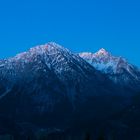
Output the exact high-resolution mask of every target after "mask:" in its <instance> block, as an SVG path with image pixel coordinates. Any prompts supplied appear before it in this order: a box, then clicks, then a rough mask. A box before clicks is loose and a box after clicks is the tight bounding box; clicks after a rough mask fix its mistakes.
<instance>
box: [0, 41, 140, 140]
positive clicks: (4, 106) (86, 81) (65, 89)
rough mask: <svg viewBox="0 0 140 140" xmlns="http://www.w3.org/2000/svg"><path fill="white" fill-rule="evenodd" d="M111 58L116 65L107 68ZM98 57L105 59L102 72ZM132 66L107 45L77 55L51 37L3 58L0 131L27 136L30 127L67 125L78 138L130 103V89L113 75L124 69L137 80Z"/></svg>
mask: <svg viewBox="0 0 140 140" xmlns="http://www.w3.org/2000/svg"><path fill="white" fill-rule="evenodd" d="M81 57H83V58H84V59H86V60H88V62H89V61H90V62H92V65H93V66H94V67H93V66H91V64H89V63H87V62H86V61H85V60H84V59H83V58H81ZM87 58H88V59H87ZM103 58H104V60H102V59H103ZM109 61H112V62H111V63H113V62H114V63H115V64H114V65H115V66H114V65H113V66H114V67H111V65H110V68H109V67H108V68H106V67H105V65H106V64H108V63H109ZM99 63H102V65H104V69H103V70H104V72H102V69H100V66H99V65H100V64H99ZM95 65H96V66H95ZM108 65H109V64H108ZM133 69H134V67H133V66H132V65H129V64H128V63H127V62H126V61H125V60H124V59H122V58H120V60H119V58H115V57H113V56H111V55H110V54H109V53H108V52H106V51H105V50H103V49H102V50H100V51H99V52H98V53H96V54H95V55H93V54H91V53H90V54H89V53H83V54H80V56H79V55H76V54H74V53H72V52H71V51H69V50H68V49H65V48H63V47H62V46H60V45H58V44H56V43H53V42H51V43H48V44H45V45H40V46H37V47H34V48H31V49H30V50H29V51H27V52H24V53H21V54H18V55H16V56H15V57H13V58H9V59H5V60H1V61H0V114H1V115H0V120H4V121H0V133H2V134H7V133H8V134H10V135H14V136H16V137H20V138H19V139H21V137H23V136H24V137H23V139H26V137H25V136H26V135H27V133H29V132H30V131H31V132H34V133H35V132H38V131H41V130H42V129H43V130H45V131H47V133H49V132H51V133H52V132H54V131H57V132H58V131H59V132H64V131H65V130H67V132H66V133H65V134H67V133H68V132H70V133H71V136H72V135H75V134H74V131H75V130H76V131H77V130H78V131H77V132H78V133H79V134H77V138H76V139H77V140H78V139H79V138H80V137H79V136H80V132H83V131H87V130H86V129H87V128H90V127H91V128H94V127H93V126H97V124H98V123H99V122H100V123H102V122H103V121H104V120H106V119H108V118H109V117H110V116H112V115H113V114H117V113H119V112H120V111H122V110H123V109H125V108H126V107H127V106H128V105H130V103H131V98H130V96H128V95H127V94H124V93H125V92H126V91H127V92H128V93H129V92H131V91H128V90H126V91H124V90H122V89H121V88H120V86H119V85H118V84H116V83H114V82H112V78H113V79H114V77H113V76H114V75H117V76H118V75H119V74H121V75H125V76H127V75H128V76H129V77H128V80H130V79H131V78H132V79H133V80H134V81H135V80H136V78H137V79H139V76H138V75H137V74H139V71H138V70H137V71H136V69H135V73H134V72H133ZM99 70H101V72H100V71H99ZM126 70H127V71H126ZM108 75H109V77H108ZM136 75H137V77H136ZM111 76H112V77H111ZM117 78H118V77H117ZM110 79H111V80H110ZM123 80H124V79H122V81H123ZM117 81H118V80H117ZM120 81H121V80H120ZM123 82H124V81H123ZM132 82H133V81H132ZM122 84H124V83H122ZM132 94H133V92H131V95H132ZM100 123H99V124H100ZM9 126H10V129H9ZM12 126H13V127H14V129H12ZM76 131H75V132H76ZM17 134H18V135H17ZM21 135H22V136H21ZM73 138H74V137H72V139H73Z"/></svg>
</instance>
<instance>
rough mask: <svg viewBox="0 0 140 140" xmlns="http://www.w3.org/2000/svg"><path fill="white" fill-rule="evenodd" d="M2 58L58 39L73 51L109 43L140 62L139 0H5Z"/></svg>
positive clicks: (0, 13) (0, 5)
mask: <svg viewBox="0 0 140 140" xmlns="http://www.w3.org/2000/svg"><path fill="white" fill-rule="evenodd" d="M0 21H1V22H0V50H1V51H0V58H1V59H3V58H8V57H12V56H14V55H16V54H17V53H20V52H23V51H27V50H28V49H29V48H31V47H34V46H36V45H40V44H45V43H47V42H50V41H53V42H56V43H58V44H60V45H62V46H64V47H66V48H68V49H70V50H71V51H73V52H76V53H78V52H96V51H98V50H99V49H101V48H104V49H106V50H107V51H109V52H110V53H112V54H113V55H115V56H122V57H125V58H126V59H127V60H128V61H129V62H130V63H132V64H135V65H137V66H139V67H140V1H138V0H133V1H132V0H70V1H67V0H24V1H18V0H12V1H10V0H5V1H1V2H0Z"/></svg>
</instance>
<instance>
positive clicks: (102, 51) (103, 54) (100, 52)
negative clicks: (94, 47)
mask: <svg viewBox="0 0 140 140" xmlns="http://www.w3.org/2000/svg"><path fill="white" fill-rule="evenodd" d="M95 55H98V56H106V55H110V53H109V52H108V51H106V50H105V49H104V48H102V49H100V50H99V51H98V52H96V53H95Z"/></svg>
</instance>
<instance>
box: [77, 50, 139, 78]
mask: <svg viewBox="0 0 140 140" xmlns="http://www.w3.org/2000/svg"><path fill="white" fill-rule="evenodd" d="M79 55H80V56H81V57H82V58H83V59H85V60H86V61H87V62H88V63H90V64H91V65H92V66H93V67H95V68H96V69H97V70H100V71H102V72H103V73H106V74H123V73H129V74H130V75H131V76H133V77H134V78H137V75H136V73H137V69H136V67H135V66H133V65H131V64H129V63H128V62H127V60H126V59H124V58H122V57H115V56H112V55H111V54H110V53H109V52H107V51H106V50H105V49H103V48H102V49H100V50H99V51H98V52H96V53H85V52H84V53H80V54H79Z"/></svg>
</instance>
